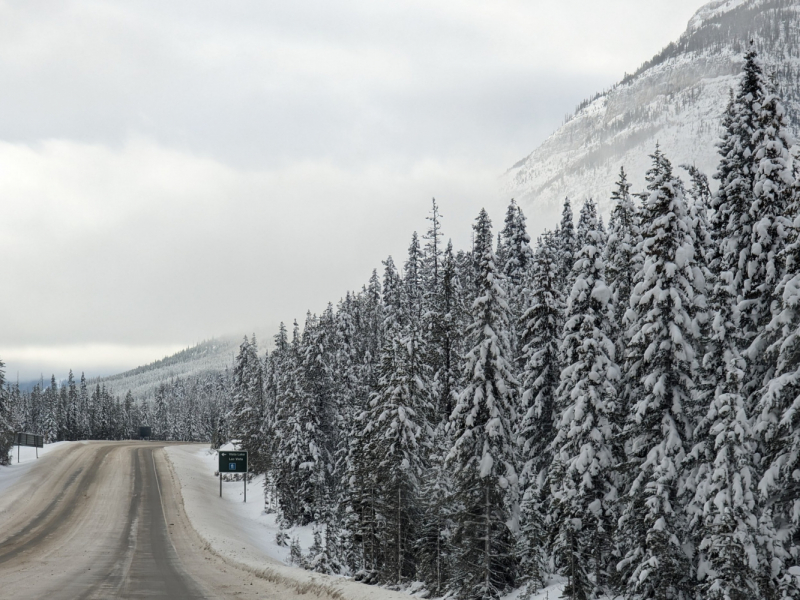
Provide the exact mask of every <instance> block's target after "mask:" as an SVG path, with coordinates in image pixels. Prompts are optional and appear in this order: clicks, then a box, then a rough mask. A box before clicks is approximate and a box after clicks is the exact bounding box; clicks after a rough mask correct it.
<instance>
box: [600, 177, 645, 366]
mask: <svg viewBox="0 0 800 600" xmlns="http://www.w3.org/2000/svg"><path fill="white" fill-rule="evenodd" d="M630 189H631V184H630V183H628V176H627V175H626V173H625V170H624V169H620V171H619V178H618V179H617V183H616V187H615V189H614V191H613V192H612V193H611V201H612V202H613V203H614V208H613V209H612V210H611V219H610V220H609V223H608V241H607V243H606V247H605V251H604V263H605V269H606V270H605V272H606V283H607V285H608V287H609V288H610V289H611V302H610V304H609V309H610V311H611V326H612V339H613V340H614V343H615V345H616V356H617V358H618V360H619V361H621V360H622V358H623V357H624V352H625V349H626V348H627V346H628V338H627V335H626V334H627V331H626V327H625V314H626V312H627V311H628V308H629V307H630V298H631V292H632V291H633V287H634V285H635V281H634V277H635V276H636V274H637V273H638V272H639V271H640V270H641V257H642V255H641V254H640V252H639V244H640V243H641V241H642V235H641V232H640V230H639V215H638V213H637V211H636V205H635V204H634V203H633V197H632V196H631V193H630Z"/></svg>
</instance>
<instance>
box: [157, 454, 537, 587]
mask: <svg viewBox="0 0 800 600" xmlns="http://www.w3.org/2000/svg"><path fill="white" fill-rule="evenodd" d="M166 451H167V456H168V457H169V459H170V462H171V463H172V465H173V468H174V471H175V473H176V475H177V477H178V480H179V482H180V486H181V494H182V496H183V505H184V509H185V510H186V514H187V516H188V517H189V520H190V521H191V522H192V526H193V527H194V528H195V530H196V531H197V533H198V534H199V535H200V537H201V538H202V539H203V541H205V542H206V543H207V544H208V547H209V549H211V550H212V551H214V552H215V553H217V554H218V555H220V556H222V557H224V558H226V559H228V560H231V561H234V562H236V563H238V564H240V565H242V566H244V567H245V568H247V569H249V570H251V571H253V572H255V573H258V574H260V575H262V576H263V577H265V578H267V579H269V580H272V581H279V582H281V583H284V584H290V585H294V586H295V587H296V588H297V589H298V590H307V591H310V592H315V591H317V592H321V594H322V595H331V596H333V597H335V598H337V597H338V598H346V599H348V600H351V599H352V600H408V596H407V595H406V594H402V593H400V592H394V591H391V590H386V589H383V588H379V587H375V586H369V585H364V584H361V583H358V582H355V581H353V580H351V579H348V578H345V577H336V576H329V575H321V574H319V573H314V572H312V571H306V570H304V569H300V568H297V567H292V566H288V565H287V564H286V563H287V562H288V558H289V551H288V548H284V547H281V546H278V544H277V543H276V540H275V534H276V533H278V531H279V527H278V525H277V523H276V520H275V515H274V514H267V513H266V512H265V511H264V485H263V478H261V477H259V478H256V479H255V480H254V481H253V482H252V483H250V484H248V486H247V503H244V502H243V500H244V498H243V496H244V484H243V483H242V482H241V481H230V482H223V484H222V498H221V499H220V497H219V479H218V478H217V477H216V476H215V472H216V470H217V453H216V451H215V450H209V449H208V447H204V446H199V445H192V446H170V447H168V448H167V449H166ZM286 533H288V534H289V536H290V537H297V538H298V539H299V541H300V545H301V547H302V549H303V551H304V552H305V551H307V550H308V547H309V546H310V545H311V543H312V542H313V529H312V528H310V527H304V528H296V529H290V530H286ZM537 600H538V598H537Z"/></svg>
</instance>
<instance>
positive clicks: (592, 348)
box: [548, 200, 619, 598]
mask: <svg viewBox="0 0 800 600" xmlns="http://www.w3.org/2000/svg"><path fill="white" fill-rule="evenodd" d="M593 204H594V203H593V202H592V201H591V200H588V201H587V202H586V205H584V209H583V210H582V211H581V225H580V226H579V235H578V240H579V243H580V244H581V246H580V247H579V249H578V251H577V254H576V257H575V265H574V267H573V279H574V283H573V285H572V289H571V291H570V294H569V297H568V298H567V305H566V311H565V316H564V330H563V333H562V336H561V339H562V341H561V348H560V360H561V363H562V370H561V381H560V385H559V387H558V390H557V407H558V409H559V411H560V415H559V420H558V426H557V433H556V437H555V440H554V441H553V442H552V448H553V462H552V465H551V466H550V469H549V472H548V484H549V487H550V489H551V501H550V511H551V514H550V519H551V520H552V522H553V529H554V532H553V534H552V537H553V539H554V547H553V553H554V555H555V557H556V561H557V565H558V567H559V568H560V570H561V571H562V572H563V573H565V574H566V575H567V576H568V577H569V583H568V585H567V588H566V589H565V594H570V596H571V597H573V598H598V597H600V596H601V595H603V594H604V593H605V592H606V591H607V590H608V584H609V571H610V566H611V565H610V562H611V549H612V535H613V532H614V526H615V523H616V518H617V498H618V495H619V494H618V491H617V484H616V481H615V470H616V467H617V463H618V457H617V456H616V453H617V444H616V439H617V436H618V435H619V431H618V429H617V425H618V419H617V418H616V414H615V413H616V412H617V410H618V406H617V404H616V400H617V393H616V389H615V387H614V384H615V382H616V381H617V380H618V379H619V368H618V367H617V365H616V363H615V362H614V343H613V341H612V340H611V339H610V338H609V332H610V330H611V324H610V322H609V317H608V302H609V300H610V298H611V290H610V289H609V288H608V286H607V285H606V283H605V279H604V266H603V259H602V250H603V249H602V237H603V236H602V234H601V232H600V230H599V224H598V221H597V216H596V214H597V213H596V211H595V210H594V206H593Z"/></svg>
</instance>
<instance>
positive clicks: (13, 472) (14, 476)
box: [0, 442, 79, 494]
mask: <svg viewBox="0 0 800 600" xmlns="http://www.w3.org/2000/svg"><path fill="white" fill-rule="evenodd" d="M76 443H79V442H54V443H52V444H45V445H44V448H39V457H42V456H44V455H45V454H48V453H49V452H52V451H53V450H55V449H57V448H61V447H64V446H66V445H67V444H76ZM35 464H36V448H31V447H29V446H21V447H20V448H19V459H18V458H17V446H14V449H13V452H12V453H11V464H10V465H8V466H6V467H0V494H2V493H4V492H5V491H6V490H8V489H9V488H10V487H11V486H13V485H14V484H16V483H17V482H18V481H19V480H20V478H21V477H22V476H23V475H24V474H25V473H27V472H28V471H29V470H30V469H31V467H33V465H35Z"/></svg>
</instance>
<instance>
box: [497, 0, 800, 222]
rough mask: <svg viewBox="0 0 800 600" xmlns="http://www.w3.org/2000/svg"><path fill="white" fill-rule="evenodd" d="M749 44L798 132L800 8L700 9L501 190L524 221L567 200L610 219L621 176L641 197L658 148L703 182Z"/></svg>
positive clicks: (726, 3) (749, 2) (789, 2)
mask: <svg viewBox="0 0 800 600" xmlns="http://www.w3.org/2000/svg"><path fill="white" fill-rule="evenodd" d="M751 40H752V42H753V44H754V47H755V49H756V50H757V51H758V52H759V55H760V57H761V59H762V62H763V64H764V66H765V69H766V71H767V72H768V73H772V74H774V77H775V79H776V81H777V83H778V85H779V88H780V90H781V93H782V94H783V97H784V99H785V101H786V105H787V110H788V113H789V115H790V120H791V123H792V126H793V128H794V129H795V130H797V129H798V125H800V0H716V1H714V2H710V3H709V4H707V5H705V6H704V7H703V8H701V9H700V10H699V11H698V12H697V14H696V15H695V16H694V17H693V18H692V19H691V21H690V22H689V26H688V28H687V30H686V32H685V33H684V34H683V35H682V36H681V37H680V39H679V40H678V41H677V42H674V43H672V44H670V45H669V46H667V47H666V48H665V49H664V50H662V51H661V52H660V53H659V54H658V55H657V56H655V57H654V58H653V59H652V60H650V61H648V62H646V63H645V64H643V65H642V67H640V68H639V69H638V70H637V71H636V73H634V74H633V75H626V76H625V77H624V78H623V79H622V81H621V82H619V83H618V84H617V85H615V86H614V87H613V88H612V89H611V90H610V91H609V92H606V93H604V94H600V95H598V96H597V97H595V98H594V99H593V100H591V101H586V102H584V103H583V104H582V105H581V107H579V109H578V110H577V111H576V113H575V114H574V116H573V117H572V118H571V119H570V120H569V121H567V122H566V123H565V124H564V125H563V126H562V127H561V128H560V129H558V130H557V131H556V132H555V133H554V134H553V135H551V136H550V137H549V138H548V139H547V140H545V141H544V142H543V143H542V145H541V146H539V147H538V148H537V149H536V150H534V151H533V152H532V153H531V154H530V155H529V156H527V157H526V158H524V159H522V160H520V161H519V162H518V163H517V164H516V165H514V166H513V167H512V168H511V169H509V170H508V171H507V172H506V174H505V176H504V179H503V185H504V190H505V192H506V193H507V194H509V195H510V196H513V197H516V198H517V199H518V201H519V202H520V203H521V204H522V205H523V206H524V207H526V208H527V210H528V211H529V212H537V213H552V212H553V211H555V210H556V208H557V206H559V205H560V204H561V203H562V202H563V200H564V197H565V196H568V197H570V198H571V199H572V200H573V203H577V204H580V203H581V202H582V201H583V200H584V199H585V198H587V197H593V198H594V199H595V200H597V202H598V203H599V205H600V208H601V210H603V211H604V212H608V210H609V208H610V205H609V196H610V193H611V189H612V187H613V184H614V181H615V179H616V176H617V173H618V172H619V168H620V166H624V167H625V170H626V171H627V172H628V173H629V179H630V180H631V181H632V183H633V185H634V188H633V189H634V191H638V190H640V189H641V188H643V187H644V174H645V172H646V170H647V169H648V168H649V158H648V155H649V154H650V153H652V151H653V149H654V148H655V145H656V143H659V144H660V145H661V147H662V149H663V150H664V152H665V153H666V154H667V156H668V157H669V158H670V160H672V162H673V164H675V165H680V164H695V165H696V166H697V167H699V168H700V169H701V170H702V171H704V172H705V173H706V174H707V175H709V176H711V175H712V174H713V173H714V171H715V169H716V166H717V162H718V156H717V153H716V146H715V144H716V141H717V139H718V138H719V133H720V121H721V116H722V113H723V111H724V109H725V106H726V105H727V102H728V95H729V90H730V89H731V88H733V87H735V86H736V84H737V82H738V76H739V73H740V72H741V68H742V64H743V55H744V53H745V51H746V50H747V48H748V46H749V43H750V41H751Z"/></svg>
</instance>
